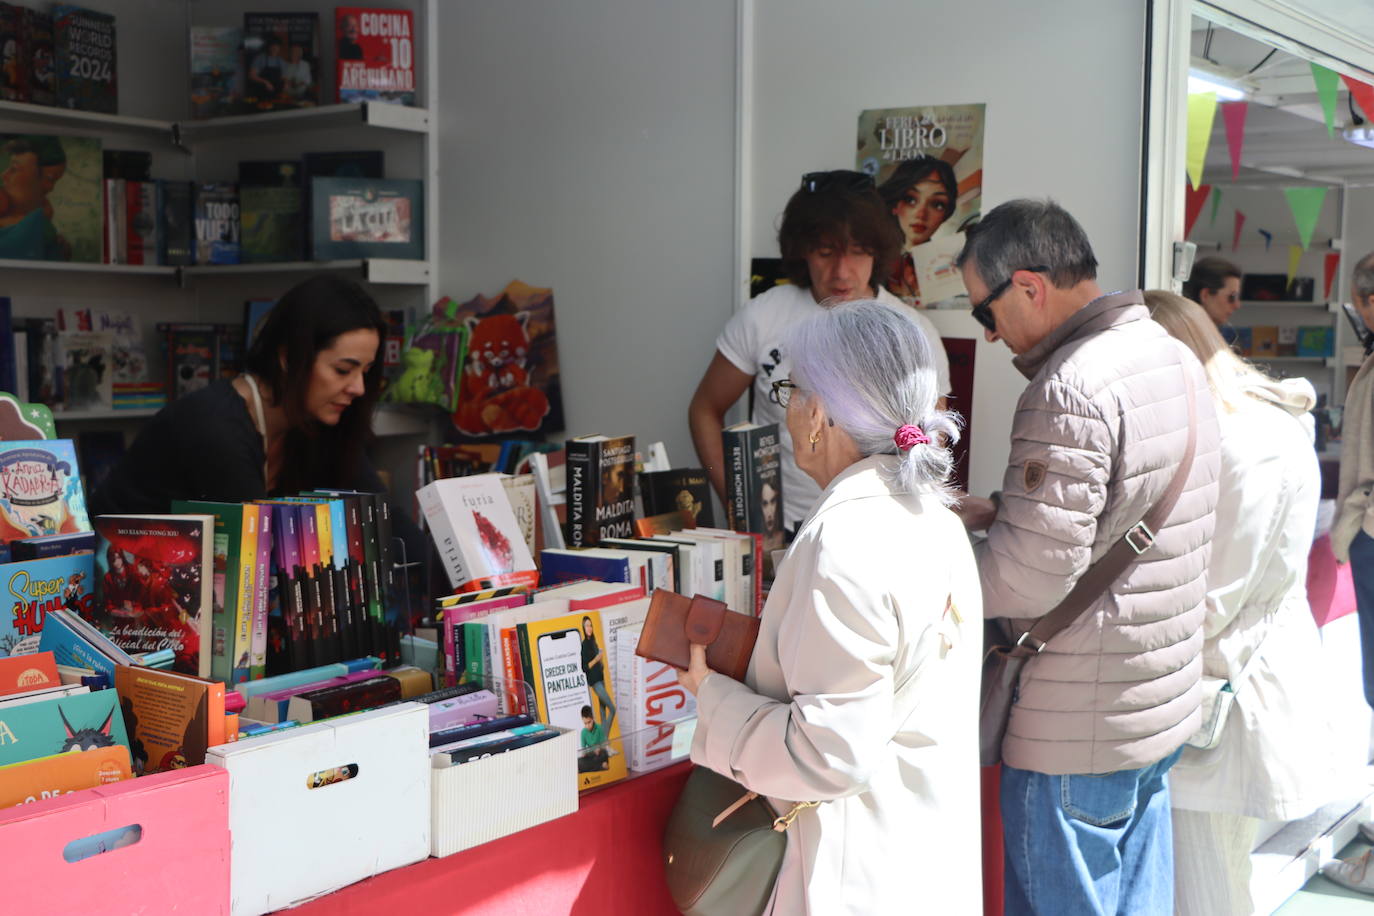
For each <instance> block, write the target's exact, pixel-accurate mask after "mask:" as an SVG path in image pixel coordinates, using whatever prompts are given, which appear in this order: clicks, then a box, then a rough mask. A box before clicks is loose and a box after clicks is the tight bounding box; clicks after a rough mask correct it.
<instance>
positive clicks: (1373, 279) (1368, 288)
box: [1350, 251, 1374, 303]
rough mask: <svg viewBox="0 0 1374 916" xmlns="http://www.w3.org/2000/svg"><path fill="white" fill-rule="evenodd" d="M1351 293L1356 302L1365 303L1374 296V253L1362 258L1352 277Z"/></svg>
mask: <svg viewBox="0 0 1374 916" xmlns="http://www.w3.org/2000/svg"><path fill="white" fill-rule="evenodd" d="M1350 291H1351V293H1353V294H1354V298H1355V300H1356V301H1358V302H1361V303H1363V302H1364V301H1365V300H1367V299H1368V298H1369V297H1370V296H1374V251H1371V252H1370V253H1369V254H1367V255H1365V256H1364V257H1362V258H1360V261H1359V263H1358V264H1356V265H1355V272H1354V273H1352V274H1351V275H1350Z"/></svg>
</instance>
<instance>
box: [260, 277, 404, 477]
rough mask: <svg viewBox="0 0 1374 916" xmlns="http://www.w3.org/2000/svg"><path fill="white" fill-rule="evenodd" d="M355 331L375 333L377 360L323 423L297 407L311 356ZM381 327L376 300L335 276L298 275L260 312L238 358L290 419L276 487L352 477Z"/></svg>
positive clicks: (362, 444)
mask: <svg viewBox="0 0 1374 916" xmlns="http://www.w3.org/2000/svg"><path fill="white" fill-rule="evenodd" d="M359 330H372V331H376V332H377V340H378V344H379V347H378V350H379V353H378V358H377V359H376V360H375V361H374V362H373V363H372V368H370V369H368V371H367V374H366V376H365V377H364V381H365V385H366V388H365V390H364V393H363V396H362V397H360V398H358V399H357V400H355V401H354V402H353V403H352V404H350V405H349V407H348V409H347V410H345V411H344V412H343V415H342V416H341V417H340V418H339V422H338V424H336V425H335V426H332V427H329V426H325V425H324V424H322V423H319V422H318V421H316V420H315V419H314V418H313V417H311V416H310V415H309V413H307V411H306V406H305V395H306V391H307V389H308V388H309V387H310V376H311V373H312V372H313V371H314V368H315V357H316V356H317V355H318V354H319V352H320V351H321V350H323V349H325V348H327V347H328V346H329V345H330V344H331V343H333V341H334V340H335V338H337V337H338V336H339V335H340V334H346V333H348V332H349V331H359ZM386 331H387V327H386V319H385V318H384V317H383V316H382V311H381V309H379V308H378V307H377V303H376V301H374V300H373V298H372V297H371V296H370V295H368V293H367V291H366V290H364V289H363V288H362V287H361V286H359V285H358V284H357V283H355V282H353V281H352V280H349V279H348V278H346V277H342V276H340V275H338V274H318V275H316V276H314V277H311V278H309V279H308V280H302V281H301V282H300V283H297V284H296V285H295V286H293V287H291V289H289V290H287V292H286V294H285V295H284V296H282V297H281V298H280V299H278V300H277V304H276V305H274V306H273V307H272V310H271V311H270V312H268V313H267V317H266V318H265V319H264V320H263V322H262V327H261V329H260V330H259V331H258V335H257V337H256V339H254V341H253V343H252V345H251V346H250V347H249V348H248V353H247V355H246V356H245V357H244V361H243V363H244V368H245V369H246V370H247V371H249V372H251V373H252V374H253V375H254V376H256V377H257V378H258V379H259V381H261V382H263V383H264V384H265V385H266V387H267V392H265V393H266V394H269V395H270V397H271V399H272V402H273V403H275V404H278V405H280V406H281V407H282V408H283V409H284V410H285V411H286V418H287V421H288V422H289V423H290V429H289V431H288V432H287V434H286V443H285V448H284V450H283V453H284V454H285V456H286V460H285V463H284V464H283V465H282V469H281V474H280V475H279V477H278V478H277V486H276V490H277V491H278V492H283V493H288V492H296V491H298V490H301V489H308V488H316V487H339V488H344V487H349V486H352V485H353V484H354V483H355V482H356V479H357V474H358V471H359V468H360V467H361V464H362V460H363V452H364V450H365V449H366V448H367V445H368V444H369V443H370V442H371V441H372V410H373V408H374V407H375V406H376V404H377V397H378V396H379V395H380V393H381V380H382V360H381V354H380V343H381V341H382V339H383V338H385V337H386Z"/></svg>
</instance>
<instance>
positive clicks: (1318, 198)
mask: <svg viewBox="0 0 1374 916" xmlns="http://www.w3.org/2000/svg"><path fill="white" fill-rule="evenodd" d="M1283 194H1284V196H1285V197H1287V198H1288V208H1289V209H1290V210H1292V211H1293V222H1295V223H1297V224H1298V239H1299V241H1301V242H1302V247H1303V249H1304V250H1306V249H1307V246H1309V245H1311V244H1312V230H1314V229H1316V228H1317V217H1319V216H1321V214H1322V203H1323V202H1324V201H1325V200H1326V186H1325V185H1323V186H1321V187H1317V188H1284V189H1283Z"/></svg>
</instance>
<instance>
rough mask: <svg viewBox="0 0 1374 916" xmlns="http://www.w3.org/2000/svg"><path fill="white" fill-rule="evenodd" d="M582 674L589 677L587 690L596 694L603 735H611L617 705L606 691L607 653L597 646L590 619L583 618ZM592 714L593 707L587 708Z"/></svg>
mask: <svg viewBox="0 0 1374 916" xmlns="http://www.w3.org/2000/svg"><path fill="white" fill-rule="evenodd" d="M582 673H583V674H585V675H586V676H587V689H588V690H590V691H591V692H592V693H594V694H596V702H597V706H598V707H599V709H600V711H601V733H602V734H603V735H609V734H610V733H611V723H612V722H614V721H615V704H614V703H612V702H611V695H610V694H609V693H608V692H607V691H606V653H605V652H604V651H602V649H601V647H600V646H598V645H597V644H596V631H595V629H594V628H593V626H592V619H591V618H590V617H583V618H582ZM587 712H588V713H590V712H591V707H590V706H589V707H587Z"/></svg>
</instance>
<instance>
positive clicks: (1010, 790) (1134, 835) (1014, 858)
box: [1002, 751, 1180, 916]
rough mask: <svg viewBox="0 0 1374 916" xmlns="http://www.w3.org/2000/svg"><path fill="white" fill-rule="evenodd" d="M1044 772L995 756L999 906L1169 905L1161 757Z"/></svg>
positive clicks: (1159, 908) (1097, 909) (1067, 914)
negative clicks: (1092, 772)
mask: <svg viewBox="0 0 1374 916" xmlns="http://www.w3.org/2000/svg"><path fill="white" fill-rule="evenodd" d="M1179 753H1180V752H1179V751H1175V752H1174V753H1172V754H1170V755H1169V756H1168V757H1165V758H1164V759H1163V760H1161V761H1159V762H1158V763H1154V764H1151V765H1150V766H1147V767H1145V768H1143V769H1139V770H1121V771H1119V772H1116V773H1108V774H1106V775H1105V776H1050V775H1048V774H1045V773H1034V772H1031V771H1030V770H1018V769H1016V768H1015V767H1009V766H1007V765H1005V764H1003V766H1002V831H1003V834H1004V836H1005V842H1006V863H1007V869H1006V914H1007V916H1020V914H1040V916H1080V914H1082V916H1136V914H1139V916H1155V914H1160V913H1170V912H1172V911H1173V906H1174V851H1173V834H1172V831H1171V828H1170V820H1169V780H1168V775H1167V774H1168V772H1169V767H1171V766H1173V765H1174V761H1175V760H1177V759H1178V756H1179Z"/></svg>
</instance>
